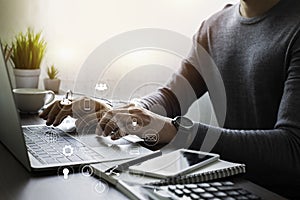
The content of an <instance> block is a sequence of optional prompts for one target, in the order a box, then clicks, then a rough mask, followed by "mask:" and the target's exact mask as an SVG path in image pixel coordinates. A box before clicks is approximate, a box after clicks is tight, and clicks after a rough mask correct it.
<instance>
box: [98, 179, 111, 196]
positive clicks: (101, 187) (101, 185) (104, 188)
mask: <svg viewBox="0 0 300 200" xmlns="http://www.w3.org/2000/svg"><path fill="white" fill-rule="evenodd" d="M94 189H95V191H96V192H97V193H98V194H101V195H103V194H105V193H107V192H108V190H109V186H108V184H107V183H106V182H105V181H102V180H101V181H100V180H99V181H97V182H96V184H95V186H94Z"/></svg>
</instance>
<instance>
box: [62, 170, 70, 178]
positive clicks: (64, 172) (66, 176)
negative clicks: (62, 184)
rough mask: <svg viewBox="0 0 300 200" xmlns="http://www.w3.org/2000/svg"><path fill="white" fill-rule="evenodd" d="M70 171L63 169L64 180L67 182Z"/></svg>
mask: <svg viewBox="0 0 300 200" xmlns="http://www.w3.org/2000/svg"><path fill="white" fill-rule="evenodd" d="M69 172H70V170H69V169H68V168H64V169H63V174H64V179H65V180H67V179H68V178H69Z"/></svg>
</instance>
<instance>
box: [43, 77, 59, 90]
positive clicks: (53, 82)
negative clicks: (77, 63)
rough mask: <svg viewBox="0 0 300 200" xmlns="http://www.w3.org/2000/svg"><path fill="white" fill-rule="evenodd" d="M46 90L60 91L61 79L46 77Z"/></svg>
mask: <svg viewBox="0 0 300 200" xmlns="http://www.w3.org/2000/svg"><path fill="white" fill-rule="evenodd" d="M44 86H45V90H52V91H53V92H55V93H58V92H59V86H60V79H50V78H45V79H44Z"/></svg>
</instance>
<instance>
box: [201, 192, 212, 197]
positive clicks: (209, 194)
mask: <svg viewBox="0 0 300 200" xmlns="http://www.w3.org/2000/svg"><path fill="white" fill-rule="evenodd" d="M199 195H200V196H201V197H202V198H205V199H209V198H213V197H214V195H212V194H211V193H208V192H205V193H200V194H199Z"/></svg>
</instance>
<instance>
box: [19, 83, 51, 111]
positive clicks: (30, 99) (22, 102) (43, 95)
mask: <svg viewBox="0 0 300 200" xmlns="http://www.w3.org/2000/svg"><path fill="white" fill-rule="evenodd" d="M13 92H14V96H15V101H16V106H17V108H18V109H19V111H20V112H26V113H37V112H38V111H39V110H40V109H41V108H43V106H44V105H46V104H50V103H52V102H53V101H54V99H55V94H54V92H52V91H51V90H40V89H35V88H17V89H14V90H13Z"/></svg>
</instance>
